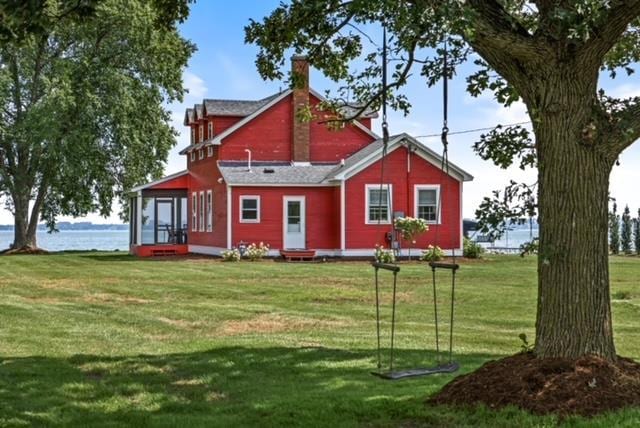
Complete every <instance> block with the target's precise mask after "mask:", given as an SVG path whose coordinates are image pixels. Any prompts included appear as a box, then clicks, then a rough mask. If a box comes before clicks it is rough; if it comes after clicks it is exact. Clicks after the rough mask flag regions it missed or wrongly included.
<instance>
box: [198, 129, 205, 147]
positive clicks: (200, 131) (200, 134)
mask: <svg viewBox="0 0 640 428" xmlns="http://www.w3.org/2000/svg"><path fill="white" fill-rule="evenodd" d="M198 134H199V135H198V141H199V142H201V143H202V142H203V141H204V126H203V125H200V127H199V128H198Z"/></svg>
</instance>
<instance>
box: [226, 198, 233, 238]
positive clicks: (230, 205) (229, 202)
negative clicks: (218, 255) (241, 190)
mask: <svg viewBox="0 0 640 428" xmlns="http://www.w3.org/2000/svg"><path fill="white" fill-rule="evenodd" d="M231 192H232V190H231V186H227V248H231V247H232V245H231V242H232V240H231V238H232V236H231V233H232V230H233V213H232V212H231V211H232V208H233V200H232V193H231Z"/></svg>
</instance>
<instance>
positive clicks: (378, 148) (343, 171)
mask: <svg viewBox="0 0 640 428" xmlns="http://www.w3.org/2000/svg"><path fill="white" fill-rule="evenodd" d="M402 146H410V147H411V148H414V149H415V153H416V154H418V155H419V156H420V157H422V158H423V159H424V160H426V161H427V162H429V163H431V164H432V165H433V166H435V167H436V168H438V169H442V157H441V156H440V155H438V154H437V153H436V152H434V151H433V150H431V149H430V148H429V147H427V146H425V145H424V144H422V143H421V142H420V141H418V140H416V139H415V138H413V137H412V136H410V135H409V134H404V133H403V134H399V135H394V136H392V137H391V138H390V139H389V142H388V146H387V153H391V152H392V151H394V150H396V149H398V148H399V147H402ZM383 147H384V143H383V140H382V138H379V139H377V140H376V141H374V142H372V143H371V144H369V145H368V146H366V147H364V148H363V149H362V150H359V151H357V152H356V153H354V154H353V155H351V156H349V157H348V158H347V159H345V162H344V165H340V166H339V167H337V168H336V169H335V170H334V171H333V172H332V174H330V176H328V177H327V179H330V180H331V179H333V180H348V179H349V178H351V177H353V176H354V175H356V174H357V173H358V172H360V171H362V170H364V169H366V168H367V167H368V166H369V165H371V164H373V163H375V162H377V161H379V160H380V159H381V158H382V150H383ZM449 175H450V176H451V177H453V178H455V179H456V180H458V181H471V180H473V176H472V175H471V174H469V173H468V172H466V171H465V170H463V169H462V168H460V167H458V166H456V165H454V164H453V163H451V162H449Z"/></svg>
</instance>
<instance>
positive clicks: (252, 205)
mask: <svg viewBox="0 0 640 428" xmlns="http://www.w3.org/2000/svg"><path fill="white" fill-rule="evenodd" d="M240 223H260V196H240Z"/></svg>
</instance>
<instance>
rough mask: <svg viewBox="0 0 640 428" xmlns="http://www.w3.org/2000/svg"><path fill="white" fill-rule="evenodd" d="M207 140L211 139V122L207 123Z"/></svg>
mask: <svg viewBox="0 0 640 428" xmlns="http://www.w3.org/2000/svg"><path fill="white" fill-rule="evenodd" d="M207 132H208V133H207V138H209V139H211V138H213V122H209V123H208V124H207Z"/></svg>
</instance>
